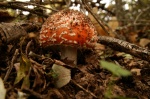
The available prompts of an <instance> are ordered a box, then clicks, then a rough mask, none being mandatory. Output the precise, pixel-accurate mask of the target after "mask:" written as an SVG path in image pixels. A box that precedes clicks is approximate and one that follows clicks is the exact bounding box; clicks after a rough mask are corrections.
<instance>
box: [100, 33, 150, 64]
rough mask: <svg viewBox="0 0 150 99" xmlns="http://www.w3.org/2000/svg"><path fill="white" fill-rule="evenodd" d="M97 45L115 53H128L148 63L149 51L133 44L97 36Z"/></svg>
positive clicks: (149, 58) (149, 60)
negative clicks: (107, 47)
mask: <svg viewBox="0 0 150 99" xmlns="http://www.w3.org/2000/svg"><path fill="white" fill-rule="evenodd" d="M98 43H101V44H104V45H106V46H109V47H110V48H112V49H114V50H117V51H122V52H126V53H129V54H131V55H133V56H136V57H138V58H140V59H143V60H146V61H148V62H150V50H148V49H146V48H142V47H140V46H137V45H135V44H131V43H129V42H126V41H123V40H119V39H116V38H112V37H106V36H99V37H98Z"/></svg>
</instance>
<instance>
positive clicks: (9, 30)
mask: <svg viewBox="0 0 150 99" xmlns="http://www.w3.org/2000/svg"><path fill="white" fill-rule="evenodd" d="M40 26H41V25H40V24H38V23H25V22H24V23H23V22H22V23H0V42H2V43H1V44H9V43H11V42H13V41H15V40H18V39H19V38H20V37H22V36H25V35H26V34H27V32H31V31H35V30H39V29H40ZM1 44H0V46H1Z"/></svg>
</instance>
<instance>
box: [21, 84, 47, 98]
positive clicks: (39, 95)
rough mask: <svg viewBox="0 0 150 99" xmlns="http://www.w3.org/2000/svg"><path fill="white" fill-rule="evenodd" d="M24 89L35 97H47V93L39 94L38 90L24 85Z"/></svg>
mask: <svg viewBox="0 0 150 99" xmlns="http://www.w3.org/2000/svg"><path fill="white" fill-rule="evenodd" d="M22 91H23V92H26V93H28V94H30V95H33V96H34V97H36V98H38V99H45V98H46V95H41V94H39V93H37V92H35V91H33V90H31V89H29V88H26V87H24V88H23V89H22Z"/></svg>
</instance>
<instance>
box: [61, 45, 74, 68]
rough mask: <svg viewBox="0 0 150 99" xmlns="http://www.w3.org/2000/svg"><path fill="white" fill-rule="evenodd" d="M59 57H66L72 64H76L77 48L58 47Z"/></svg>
mask: <svg viewBox="0 0 150 99" xmlns="http://www.w3.org/2000/svg"><path fill="white" fill-rule="evenodd" d="M60 51H61V59H62V60H64V59H67V60H69V61H72V62H73V64H74V65H77V48H76V47H72V46H63V47H61V49H60Z"/></svg>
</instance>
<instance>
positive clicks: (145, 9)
mask: <svg viewBox="0 0 150 99" xmlns="http://www.w3.org/2000/svg"><path fill="white" fill-rule="evenodd" d="M149 9H150V7H147V8H145V9H143V11H141V13H140V14H139V15H138V16H137V17H136V18H135V21H134V22H133V24H136V22H137V20H138V19H139V17H140V16H141V15H142V14H143V13H144V12H145V11H147V10H149Z"/></svg>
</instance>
